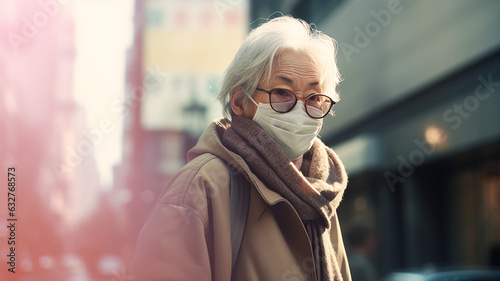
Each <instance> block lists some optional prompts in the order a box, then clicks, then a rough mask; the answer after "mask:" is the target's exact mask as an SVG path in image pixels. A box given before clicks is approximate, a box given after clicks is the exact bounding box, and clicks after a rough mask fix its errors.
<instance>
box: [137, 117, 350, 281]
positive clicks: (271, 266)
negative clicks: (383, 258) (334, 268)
mask: <svg viewBox="0 0 500 281" xmlns="http://www.w3.org/2000/svg"><path fill="white" fill-rule="evenodd" d="M216 127H217V126H216V124H215V123H212V124H211V125H210V126H209V128H208V129H207V130H206V131H205V132H204V133H203V135H202V136H201V137H200V140H199V141H198V143H197V145H196V146H195V147H194V148H193V149H192V150H190V151H189V153H188V160H189V163H188V164H186V166H184V167H183V168H182V170H181V171H180V172H179V173H178V174H177V175H176V176H175V178H174V179H173V180H172V181H171V182H170V184H169V185H168V186H167V187H166V188H165V189H164V190H163V192H162V193H161V195H160V198H159V200H158V202H157V204H156V205H155V207H154V208H153V211H152V213H151V215H150V217H149V218H148V220H147V221H146V223H145V225H144V227H143V229H142V230H141V232H140V234H139V238H138V241H137V245H136V250H135V254H134V259H133V262H132V266H131V270H130V275H131V276H133V277H135V279H133V280H136V281H146V280H187V281H195V280H196V281H202V280H214V281H229V280H231V238H230V237H231V230H230V220H229V218H230V212H229V172H228V169H227V166H226V162H225V161H227V162H229V163H230V164H231V165H233V166H234V167H236V168H237V169H238V170H240V171H242V173H243V174H245V176H246V178H247V179H248V180H249V182H250V183H251V185H252V187H251V192H250V209H249V214H248V220H247V225H246V229H245V234H244V237H243V241H242V245H241V250H240V253H239V256H238V259H237V261H236V265H235V272H234V277H233V278H234V279H233V280H238V281H240V280H241V281H243V280H252V281H256V280H264V281H267V280H273V281H274V280H282V281H299V280H310V281H313V280H316V277H315V272H314V268H315V267H314V264H313V258H312V248H311V243H310V241H309V238H308V234H307V232H306V229H305V228H304V225H303V223H302V221H301V219H300V218H299V215H298V214H297V212H296V211H295V209H294V208H293V207H292V205H291V204H290V203H289V202H288V201H287V200H286V199H284V198H283V197H282V196H280V195H279V194H277V193H276V192H273V191H271V190H270V189H269V188H267V187H266V186H265V185H264V184H263V183H262V182H261V181H260V180H259V179H258V178H257V176H256V175H254V174H253V173H252V172H251V171H250V168H249V167H248V165H247V164H246V163H245V160H244V159H242V158H241V157H240V156H239V155H237V154H234V153H232V152H231V151H229V150H227V149H226V148H225V147H224V146H223V145H222V143H221V141H220V138H219V135H218V133H217V129H216ZM331 233H332V243H333V246H334V248H335V251H336V252H337V260H338V265H339V268H340V271H341V273H342V275H343V279H344V280H345V281H349V280H351V276H350V272H349V265H348V262H347V257H346V254H345V249H344V244H343V242H342V236H341V233H340V227H339V223H338V219H337V216H336V215H335V216H334V217H333V221H332V230H331Z"/></svg>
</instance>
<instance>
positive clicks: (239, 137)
mask: <svg viewBox="0 0 500 281" xmlns="http://www.w3.org/2000/svg"><path fill="white" fill-rule="evenodd" d="M232 119H233V120H232V124H231V126H230V127H229V128H228V129H226V130H225V132H224V133H223V135H222V143H223V144H224V146H226V147H227V148H228V149H229V150H231V151H233V152H235V153H236V154H238V155H240V156H241V157H243V159H245V161H246V163H247V164H248V166H249V167H250V169H251V170H252V172H253V173H255V174H256V175H257V176H258V177H259V179H260V180H261V181H262V182H263V183H265V184H266V186H267V187H268V188H270V189H271V190H273V191H275V192H277V193H279V194H280V195H281V196H283V197H284V198H286V199H287V200H288V201H290V203H291V204H292V205H293V206H294V208H295V209H296V210H297V212H298V214H299V216H300V218H301V219H302V221H303V222H304V225H305V227H306V230H307V232H308V234H309V237H310V239H311V244H312V249H313V254H314V261H315V266H316V275H317V279H318V281H327V280H328V281H330V280H336V281H341V280H342V276H341V274H340V269H339V266H338V263H337V258H336V254H335V250H334V248H333V246H332V242H331V238H330V226H331V225H330V222H331V218H332V216H333V214H334V212H335V210H336V208H337V207H338V205H339V203H340V201H341V200H342V195H343V193H344V190H345V188H346V185H347V175H346V173H345V170H344V166H343V165H342V163H341V162H340V159H339V158H338V156H337V155H336V154H335V153H334V152H333V151H332V150H331V149H330V148H328V147H326V146H325V145H324V144H323V142H321V141H320V140H319V139H317V138H316V139H315V141H314V144H313V146H312V148H311V149H310V150H309V151H307V152H306V153H305V154H304V155H303V162H302V167H301V170H300V171H299V170H298V169H297V168H296V167H295V165H294V164H293V163H292V162H290V160H289V159H288V157H287V156H286V155H285V154H284V153H283V151H282V150H281V148H280V147H279V145H278V144H277V143H276V142H275V141H274V140H273V139H272V137H271V136H269V135H268V134H267V133H266V132H265V131H264V130H263V129H262V128H261V127H260V126H259V125H257V124H256V123H255V122H254V121H252V120H251V119H248V118H245V117H238V116H233V118H232Z"/></svg>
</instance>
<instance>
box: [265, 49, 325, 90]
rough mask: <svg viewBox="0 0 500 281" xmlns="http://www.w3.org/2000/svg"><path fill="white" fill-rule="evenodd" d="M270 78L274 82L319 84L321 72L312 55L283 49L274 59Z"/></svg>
mask: <svg viewBox="0 0 500 281" xmlns="http://www.w3.org/2000/svg"><path fill="white" fill-rule="evenodd" d="M269 78H270V79H271V81H273V82H284V83H287V84H296V83H307V84H310V86H317V85H319V83H320V78H321V72H320V69H319V67H318V65H317V64H316V63H315V61H314V60H313V58H312V56H311V55H309V54H307V53H305V52H297V51H283V52H281V53H279V54H277V56H276V57H275V59H274V60H273V64H272V67H271V75H270V77H269ZM271 81H270V82H271Z"/></svg>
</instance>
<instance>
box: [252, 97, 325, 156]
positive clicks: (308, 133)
mask: <svg viewBox="0 0 500 281" xmlns="http://www.w3.org/2000/svg"><path fill="white" fill-rule="evenodd" d="M250 99H251V100H252V101H253V103H255V105H257V111H256V112H255V115H254V117H253V119H252V120H253V121H254V122H255V123H257V124H259V126H260V127H262V129H264V131H266V132H267V133H268V134H269V135H271V137H272V138H273V139H274V140H275V141H276V142H277V143H278V144H279V146H280V147H281V149H282V150H283V152H284V153H285V155H286V156H288V158H289V159H290V160H291V161H293V160H296V159H297V158H299V157H300V156H301V155H302V154H304V153H305V152H306V151H308V150H309V149H310V148H311V146H312V145H313V142H314V138H315V137H316V136H317V135H318V133H319V130H320V129H321V126H322V125H323V119H314V118H311V117H310V116H309V115H307V113H306V111H305V110H304V103H302V101H297V104H296V105H295V107H294V108H293V109H292V110H291V111H290V112H287V113H279V112H276V111H274V110H273V109H272V108H271V105H270V104H268V103H259V104H257V103H256V102H255V101H254V100H253V99H252V98H251V97H250Z"/></svg>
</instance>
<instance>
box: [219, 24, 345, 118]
mask: <svg viewBox="0 0 500 281" xmlns="http://www.w3.org/2000/svg"><path fill="white" fill-rule="evenodd" d="M336 46H337V44H336V41H335V40H334V39H332V38H331V37H330V36H328V35H326V34H324V33H323V32H321V31H318V30H316V28H315V26H314V25H309V24H308V23H307V22H305V21H303V20H301V19H296V18H293V17H291V16H281V17H278V18H274V19H272V20H270V21H268V22H266V23H264V24H262V25H260V26H259V27H257V28H256V29H254V30H252V31H251V32H250V33H249V34H248V35H247V37H246V38H245V40H244V41H243V43H242V44H241V46H240V48H239V50H238V52H237V53H236V55H235V57H234V59H233V61H232V62H231V64H229V66H228V67H227V69H226V71H225V72H224V77H223V80H222V85H221V87H220V90H219V96H218V98H219V101H220V102H221V103H222V106H223V114H224V116H225V117H227V118H230V115H231V94H232V93H233V92H234V90H235V89H236V88H237V87H241V89H242V91H238V94H239V95H241V96H239V97H236V98H239V99H242V101H243V103H248V102H249V101H250V99H249V98H248V97H249V96H252V94H253V93H254V92H255V89H256V88H257V85H258V84H259V82H260V81H261V80H262V78H263V75H264V74H265V73H267V74H268V75H267V79H268V81H269V79H270V78H271V77H270V75H271V67H272V62H273V61H274V58H275V57H276V55H277V54H278V52H281V51H283V50H294V51H299V52H304V53H307V54H308V55H310V56H311V57H312V59H313V61H314V63H315V64H316V65H317V66H318V68H319V70H320V73H321V80H320V85H321V87H322V91H323V92H322V94H325V95H328V96H330V97H332V99H333V100H335V101H338V100H339V96H338V94H337V92H336V87H337V85H338V83H339V82H340V80H341V78H340V73H339V71H338V68H337V62H336V58H335V55H336ZM266 70H267V72H266Z"/></svg>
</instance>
